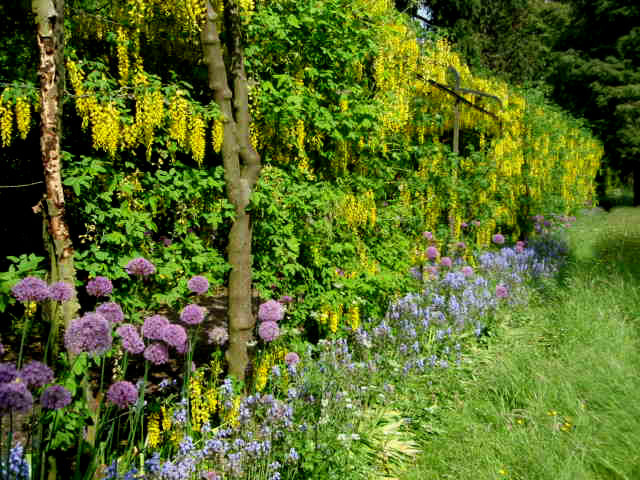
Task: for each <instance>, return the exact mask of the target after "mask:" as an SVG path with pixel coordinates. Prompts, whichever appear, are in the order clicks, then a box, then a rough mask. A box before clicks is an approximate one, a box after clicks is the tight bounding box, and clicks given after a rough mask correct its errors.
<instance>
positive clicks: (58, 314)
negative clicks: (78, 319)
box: [32, 0, 78, 360]
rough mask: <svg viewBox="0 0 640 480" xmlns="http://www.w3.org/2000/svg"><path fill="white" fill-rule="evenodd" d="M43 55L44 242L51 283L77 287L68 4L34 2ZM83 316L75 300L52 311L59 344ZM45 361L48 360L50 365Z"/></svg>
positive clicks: (58, 0)
mask: <svg viewBox="0 0 640 480" xmlns="http://www.w3.org/2000/svg"><path fill="white" fill-rule="evenodd" d="M32 9H33V12H34V13H35V15H36V25H37V41H38V49H39V52H40V65H39V68H38V75H39V78H40V97H41V102H42V107H41V109H40V152H41V156H42V166H43V170H44V180H45V185H46V195H45V198H44V201H43V205H42V213H43V217H44V237H45V243H46V245H47V249H48V251H49V255H50V259H51V273H50V279H49V280H50V282H58V281H64V282H67V283H69V284H71V285H74V284H75V269H74V266H73V245H72V243H71V238H70V236H69V228H68V226H67V224H66V222H65V219H64V193H63V190H62V178H61V174H60V171H61V158H60V137H61V134H62V121H61V119H62V95H63V90H64V59H63V53H64V0H32ZM77 311H78V303H77V300H76V299H75V297H74V298H73V299H72V301H70V302H66V303H65V304H63V306H62V307H61V308H59V309H56V308H55V306H54V305H51V306H50V308H49V309H48V316H49V320H50V321H51V329H52V332H53V339H52V340H54V352H55V339H56V334H57V332H58V330H59V327H60V325H65V326H66V325H67V324H68V323H69V322H70V321H71V319H72V318H73V316H74V315H75V314H76V312H77ZM45 360H46V359H45Z"/></svg>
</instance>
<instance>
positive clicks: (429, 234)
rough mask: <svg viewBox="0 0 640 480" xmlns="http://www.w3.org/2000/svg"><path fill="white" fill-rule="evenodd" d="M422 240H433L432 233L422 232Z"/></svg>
mask: <svg viewBox="0 0 640 480" xmlns="http://www.w3.org/2000/svg"><path fill="white" fill-rule="evenodd" d="M422 238H424V239H425V240H433V233H431V232H422Z"/></svg>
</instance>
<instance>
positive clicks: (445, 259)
mask: <svg viewBox="0 0 640 480" xmlns="http://www.w3.org/2000/svg"><path fill="white" fill-rule="evenodd" d="M452 264H453V262H452V261H451V258H449V257H442V258H441V259H440V265H442V266H443V267H444V268H451V265H452Z"/></svg>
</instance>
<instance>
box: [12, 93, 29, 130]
mask: <svg viewBox="0 0 640 480" xmlns="http://www.w3.org/2000/svg"><path fill="white" fill-rule="evenodd" d="M15 109H16V124H17V125H18V132H20V138H22V140H25V139H26V138H27V134H28V133H29V129H30V126H31V105H29V103H28V102H27V100H26V98H24V97H18V99H17V100H16V106H15Z"/></svg>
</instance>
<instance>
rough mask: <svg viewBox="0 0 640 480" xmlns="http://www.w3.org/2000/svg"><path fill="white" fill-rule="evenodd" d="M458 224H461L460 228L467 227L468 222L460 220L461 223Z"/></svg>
mask: <svg viewBox="0 0 640 480" xmlns="http://www.w3.org/2000/svg"><path fill="white" fill-rule="evenodd" d="M460 226H461V227H462V228H467V227H468V226H469V224H468V223H467V222H462V223H461V224H460Z"/></svg>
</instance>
